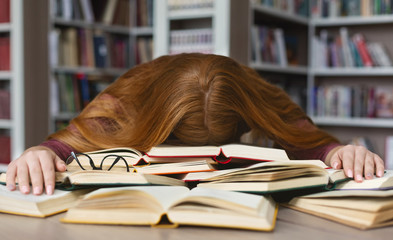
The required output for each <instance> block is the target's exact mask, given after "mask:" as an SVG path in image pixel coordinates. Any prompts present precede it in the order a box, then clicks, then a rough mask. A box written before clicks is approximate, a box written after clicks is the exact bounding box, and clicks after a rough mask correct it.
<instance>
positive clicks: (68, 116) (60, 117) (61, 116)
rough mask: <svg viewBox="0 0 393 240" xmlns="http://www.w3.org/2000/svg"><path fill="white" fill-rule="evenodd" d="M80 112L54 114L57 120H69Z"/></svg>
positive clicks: (53, 116)
mask: <svg viewBox="0 0 393 240" xmlns="http://www.w3.org/2000/svg"><path fill="white" fill-rule="evenodd" d="M78 114H79V113H64V112H63V113H58V114H54V115H52V118H53V119H54V120H55V121H69V120H70V119H72V118H74V117H76V116H77V115H78Z"/></svg>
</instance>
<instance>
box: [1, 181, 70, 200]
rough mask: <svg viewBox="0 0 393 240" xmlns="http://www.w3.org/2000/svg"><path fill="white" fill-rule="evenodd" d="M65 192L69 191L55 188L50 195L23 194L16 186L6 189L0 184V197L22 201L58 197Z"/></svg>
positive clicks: (68, 192) (65, 193)
mask: <svg viewBox="0 0 393 240" xmlns="http://www.w3.org/2000/svg"><path fill="white" fill-rule="evenodd" d="M67 194H70V191H62V190H58V189H55V191H54V192H53V194H52V195H46V194H41V195H38V196H37V195H34V194H31V193H30V194H23V193H21V192H20V191H19V189H18V187H17V188H16V190H14V191H10V190H8V189H7V187H6V186H4V185H0V197H7V198H10V199H16V200H22V201H28V202H36V203H38V202H43V201H46V200H48V199H53V198H60V197H63V196H65V195H67Z"/></svg>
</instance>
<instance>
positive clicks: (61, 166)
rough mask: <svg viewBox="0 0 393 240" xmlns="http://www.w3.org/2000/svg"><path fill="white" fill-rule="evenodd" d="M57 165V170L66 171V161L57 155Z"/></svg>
mask: <svg viewBox="0 0 393 240" xmlns="http://www.w3.org/2000/svg"><path fill="white" fill-rule="evenodd" d="M55 166H56V170H57V171H59V172H64V171H65V170H66V169H67V166H66V164H65V162H64V161H63V160H62V159H61V158H59V157H58V156H57V155H56V158H55Z"/></svg>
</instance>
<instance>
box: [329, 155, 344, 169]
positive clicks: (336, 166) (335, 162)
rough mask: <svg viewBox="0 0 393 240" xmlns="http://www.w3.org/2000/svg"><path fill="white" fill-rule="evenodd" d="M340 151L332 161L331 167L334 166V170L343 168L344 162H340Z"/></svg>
mask: <svg viewBox="0 0 393 240" xmlns="http://www.w3.org/2000/svg"><path fill="white" fill-rule="evenodd" d="M339 154H340V151H337V152H336V153H335V154H333V156H332V159H331V160H330V166H332V167H333V168H334V169H341V168H342V162H341V160H340V155H339Z"/></svg>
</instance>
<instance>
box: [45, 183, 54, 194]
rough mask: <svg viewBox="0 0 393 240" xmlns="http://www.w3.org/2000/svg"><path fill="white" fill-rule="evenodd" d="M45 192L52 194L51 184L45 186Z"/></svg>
mask: <svg viewBox="0 0 393 240" xmlns="http://www.w3.org/2000/svg"><path fill="white" fill-rule="evenodd" d="M46 194H47V195H52V194H53V187H52V185H48V186H46Z"/></svg>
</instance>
